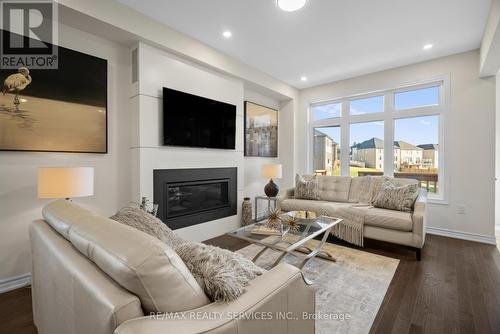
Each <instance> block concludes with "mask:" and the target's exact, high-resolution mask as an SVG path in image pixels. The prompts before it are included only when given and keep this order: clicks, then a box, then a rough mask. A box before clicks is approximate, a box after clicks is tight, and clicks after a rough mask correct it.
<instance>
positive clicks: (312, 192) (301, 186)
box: [294, 174, 319, 199]
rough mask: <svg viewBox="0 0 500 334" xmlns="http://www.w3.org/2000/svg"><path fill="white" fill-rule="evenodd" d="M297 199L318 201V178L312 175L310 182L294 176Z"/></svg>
mask: <svg viewBox="0 0 500 334" xmlns="http://www.w3.org/2000/svg"><path fill="white" fill-rule="evenodd" d="M294 197H295V198H297V199H318V198H319V183H318V176H316V175H314V176H313V177H312V179H311V180H309V181H308V180H306V179H304V177H303V176H302V175H299V174H296V175H295V193H294Z"/></svg>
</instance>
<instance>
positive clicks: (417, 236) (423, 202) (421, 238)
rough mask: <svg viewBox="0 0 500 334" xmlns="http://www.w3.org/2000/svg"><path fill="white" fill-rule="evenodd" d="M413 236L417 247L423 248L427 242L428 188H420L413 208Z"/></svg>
mask: <svg viewBox="0 0 500 334" xmlns="http://www.w3.org/2000/svg"><path fill="white" fill-rule="evenodd" d="M412 221H413V230H412V232H413V238H414V243H415V246H416V247H417V248H422V247H423V245H424V242H425V228H426V225H427V190H425V189H420V192H419V194H418V197H417V199H416V200H415V206H414V208H413V215H412Z"/></svg>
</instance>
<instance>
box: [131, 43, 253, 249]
mask: <svg viewBox="0 0 500 334" xmlns="http://www.w3.org/2000/svg"><path fill="white" fill-rule="evenodd" d="M162 87H169V88H173V89H176V90H181V91H184V92H188V93H191V94H195V95H200V96H204V97H207V98H211V99H214V100H218V101H223V102H227V103H231V104H234V105H236V106H237V118H236V122H237V126H236V149H235V150H216V149H200V148H189V147H168V146H162V139H161V138H162V125H161V124H162V122H161V119H162V109H163V108H162V95H163V93H162ZM135 88H136V89H138V91H137V92H132V94H131V105H132V106H134V107H133V108H132V111H131V112H132V119H133V122H132V133H133V139H132V145H131V151H132V155H133V164H134V165H135V166H137V167H136V169H135V170H134V171H133V175H132V180H133V182H134V185H133V196H134V197H135V198H137V199H139V198H140V196H147V197H149V198H150V199H152V198H153V170H154V169H174V168H216V167H237V168H238V187H237V189H238V200H237V203H238V214H237V215H236V216H232V217H227V218H223V219H219V220H215V221H211V222H207V223H204V224H199V225H195V226H191V227H187V228H183V229H179V230H176V232H177V233H178V234H179V235H180V236H182V237H184V238H186V239H190V240H196V241H201V240H206V239H209V238H212V237H215V236H218V235H221V234H223V233H225V232H228V231H230V230H232V229H234V228H236V227H237V226H238V225H239V224H240V220H241V212H240V211H241V210H240V207H241V202H242V200H243V189H244V182H245V181H244V180H245V175H244V164H243V97H244V94H243V90H244V89H243V81H241V80H238V79H235V78H231V77H228V76H225V75H223V74H219V73H217V72H214V71H211V70H209V69H207V68H204V67H202V66H200V65H196V64H193V63H190V62H189V61H186V60H183V59H181V58H178V57H176V56H174V55H172V54H169V53H167V52H165V51H162V50H159V49H157V48H154V47H151V46H149V45H146V44H143V43H140V44H139V84H138V85H137V86H136V87H135Z"/></svg>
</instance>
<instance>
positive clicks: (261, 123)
mask: <svg viewBox="0 0 500 334" xmlns="http://www.w3.org/2000/svg"><path fill="white" fill-rule="evenodd" d="M245 156H246V157H270V158H277V157H278V110H276V109H271V108H268V107H265V106H261V105H259V104H256V103H253V102H250V101H245Z"/></svg>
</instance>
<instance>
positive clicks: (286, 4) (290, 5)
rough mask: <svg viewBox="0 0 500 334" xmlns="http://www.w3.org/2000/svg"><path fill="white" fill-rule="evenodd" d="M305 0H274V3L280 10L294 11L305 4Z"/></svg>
mask: <svg viewBox="0 0 500 334" xmlns="http://www.w3.org/2000/svg"><path fill="white" fill-rule="evenodd" d="M306 2H307V0H276V4H277V5H278V7H279V8H280V9H281V10H284V11H286V12H294V11H296V10H299V9H301V8H302V7H304V6H305V5H306Z"/></svg>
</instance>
